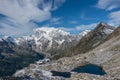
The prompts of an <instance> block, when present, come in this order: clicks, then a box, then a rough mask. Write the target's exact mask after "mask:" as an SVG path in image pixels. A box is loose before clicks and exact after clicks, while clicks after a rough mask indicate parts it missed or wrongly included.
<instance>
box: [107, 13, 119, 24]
mask: <svg viewBox="0 0 120 80" xmlns="http://www.w3.org/2000/svg"><path fill="white" fill-rule="evenodd" d="M108 17H109V19H110V20H109V23H112V24H114V25H115V26H118V25H119V24H120V11H115V12H111V13H110V14H109V15H108Z"/></svg>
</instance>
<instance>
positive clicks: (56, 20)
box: [50, 17, 61, 24]
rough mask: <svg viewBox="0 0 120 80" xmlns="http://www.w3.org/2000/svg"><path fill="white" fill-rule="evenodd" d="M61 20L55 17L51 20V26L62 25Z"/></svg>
mask: <svg viewBox="0 0 120 80" xmlns="http://www.w3.org/2000/svg"><path fill="white" fill-rule="evenodd" d="M60 20H61V18H58V17H54V18H51V19H50V23H51V24H60V23H61V21H60Z"/></svg>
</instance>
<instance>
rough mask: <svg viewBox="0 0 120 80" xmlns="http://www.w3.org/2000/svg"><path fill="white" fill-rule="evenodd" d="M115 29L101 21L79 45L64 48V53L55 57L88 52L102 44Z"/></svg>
mask: <svg viewBox="0 0 120 80" xmlns="http://www.w3.org/2000/svg"><path fill="white" fill-rule="evenodd" d="M114 30H115V27H113V26H110V25H108V24H106V23H103V22H101V23H99V24H98V25H97V26H96V28H95V29H93V30H91V31H90V32H89V33H88V34H86V35H85V36H83V37H82V38H81V39H80V41H79V42H78V44H77V45H72V46H71V47H69V48H68V49H65V50H63V53H62V54H59V55H55V56H54V59H58V58H60V57H64V56H73V55H76V54H80V53H85V52H88V51H90V50H92V49H94V48H95V47H97V46H98V45H100V44H101V43H102V42H103V41H104V40H105V39H106V38H107V37H108V35H109V34H111V33H112V32H113V31H114Z"/></svg>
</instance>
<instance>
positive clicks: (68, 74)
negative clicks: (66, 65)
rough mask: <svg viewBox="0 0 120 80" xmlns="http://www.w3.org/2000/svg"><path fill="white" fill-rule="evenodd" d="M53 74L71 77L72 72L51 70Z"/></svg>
mask: <svg viewBox="0 0 120 80" xmlns="http://www.w3.org/2000/svg"><path fill="white" fill-rule="evenodd" d="M51 73H52V76H60V77H64V78H70V77H71V73H70V72H58V71H51Z"/></svg>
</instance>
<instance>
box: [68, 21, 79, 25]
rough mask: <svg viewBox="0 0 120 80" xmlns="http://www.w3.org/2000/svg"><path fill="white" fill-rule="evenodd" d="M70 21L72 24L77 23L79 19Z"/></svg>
mask: <svg viewBox="0 0 120 80" xmlns="http://www.w3.org/2000/svg"><path fill="white" fill-rule="evenodd" d="M69 23H70V24H77V23H78V21H70V22H69Z"/></svg>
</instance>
